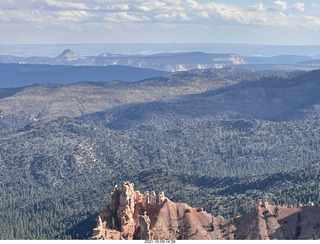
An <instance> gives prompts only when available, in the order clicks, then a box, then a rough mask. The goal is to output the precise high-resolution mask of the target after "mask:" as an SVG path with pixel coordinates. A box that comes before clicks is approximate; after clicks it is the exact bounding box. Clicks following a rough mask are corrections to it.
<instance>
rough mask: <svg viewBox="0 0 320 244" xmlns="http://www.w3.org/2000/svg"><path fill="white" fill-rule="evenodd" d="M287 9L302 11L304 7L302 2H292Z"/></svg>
mask: <svg viewBox="0 0 320 244" xmlns="http://www.w3.org/2000/svg"><path fill="white" fill-rule="evenodd" d="M289 9H292V10H298V11H300V12H303V11H304V9H305V5H304V3H300V2H299V3H295V4H292V5H291V6H290V7H289Z"/></svg>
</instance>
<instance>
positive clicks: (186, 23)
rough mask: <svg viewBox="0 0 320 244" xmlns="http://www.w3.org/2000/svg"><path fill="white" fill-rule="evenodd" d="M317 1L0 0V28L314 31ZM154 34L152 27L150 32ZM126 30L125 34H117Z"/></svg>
mask: <svg viewBox="0 0 320 244" xmlns="http://www.w3.org/2000/svg"><path fill="white" fill-rule="evenodd" d="M319 8H320V4H318V3H308V4H307V3H304V2H299V1H296V2H292V1H290V2H289V0H288V1H282V0H276V1H271V2H270V1H265V0H260V1H259V0H257V3H256V4H253V5H250V6H242V5H241V6H238V5H235V4H223V3H216V2H207V3H203V2H200V0H148V1H145V0H23V1H20V0H8V1H1V2H0V30H2V31H7V32H8V30H10V31H13V30H21V29H23V30H25V31H26V30H27V29H30V30H31V29H33V30H36V29H37V30H63V31H71V32H88V33H89V32H94V31H95V32H101V33H102V32H105V31H110V30H113V31H114V32H117V33H118V34H119V33H120V32H121V31H133V32H134V31H142V30H143V29H147V28H149V29H151V30H152V29H154V30H155V29H159V30H160V29H161V30H165V29H168V30H172V29H183V28H184V29H186V28H187V27H188V28H189V30H191V29H193V30H195V29H197V28H201V29H204V28H226V27H230V28H236V27H239V28H242V27H248V28H251V27H252V28H259V27H266V28H268V27H269V28H288V29H308V30H311V31H312V30H318V29H319V28H320V12H319V11H315V9H319ZM153 32H154V33H155V31H153ZM121 35H124V34H121Z"/></svg>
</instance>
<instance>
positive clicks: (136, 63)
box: [0, 49, 320, 82]
mask: <svg viewBox="0 0 320 244" xmlns="http://www.w3.org/2000/svg"><path fill="white" fill-rule="evenodd" d="M0 63H15V64H46V65H70V66H115V65H122V66H130V67H135V68H147V69H154V70H161V71H166V72H177V71H187V70H192V69H206V68H223V67H228V66H239V67H242V68H245V69H249V70H252V71H261V70H283V71H293V70H311V69H316V68H319V67H320V60H317V59H313V58H312V57H311V56H302V55H278V56H273V57H256V56H245V57H241V56H240V55H239V54H236V53H204V52H177V53H158V54H152V55H123V54H110V53H103V54H100V55H97V56H79V55H77V54H76V53H74V52H73V51H72V50H70V49H66V50H64V51H63V52H62V53H61V54H60V55H58V56H56V57H18V56H12V55H0ZM29 67H30V66H29ZM84 72H85V73H87V72H86V71H84ZM120 73H121V74H123V73H124V72H120ZM87 74H89V73H87ZM40 76H41V75H40ZM129 76H130V75H129ZM82 77H83V76H82ZM113 77H116V78H115V79H123V75H122V76H121V75H120V76H113ZM106 79H109V78H108V77H107V78H106ZM80 80H84V79H80ZM80 80H78V81H80ZM88 80H91V81H97V80H96V79H95V78H92V79H90V78H89V79H88ZM124 80H125V81H129V80H128V79H124ZM49 82H51V81H49Z"/></svg>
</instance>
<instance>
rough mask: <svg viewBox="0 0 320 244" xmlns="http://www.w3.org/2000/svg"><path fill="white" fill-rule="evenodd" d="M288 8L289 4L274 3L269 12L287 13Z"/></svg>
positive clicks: (278, 1)
mask: <svg viewBox="0 0 320 244" xmlns="http://www.w3.org/2000/svg"><path fill="white" fill-rule="evenodd" d="M287 8H288V4H287V2H285V1H280V0H277V1H275V2H273V3H272V5H271V6H270V7H269V8H268V9H267V10H269V11H279V12H283V11H286V10H287Z"/></svg>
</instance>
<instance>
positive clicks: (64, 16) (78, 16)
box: [57, 10, 92, 22]
mask: <svg viewBox="0 0 320 244" xmlns="http://www.w3.org/2000/svg"><path fill="white" fill-rule="evenodd" d="M57 15H58V18H57V21H58V22H82V21H85V20H88V19H90V17H92V15H91V14H89V13H87V12H86V11H77V10H64V11H58V12H57Z"/></svg>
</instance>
